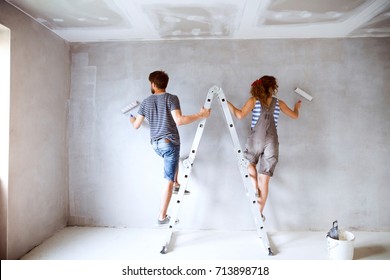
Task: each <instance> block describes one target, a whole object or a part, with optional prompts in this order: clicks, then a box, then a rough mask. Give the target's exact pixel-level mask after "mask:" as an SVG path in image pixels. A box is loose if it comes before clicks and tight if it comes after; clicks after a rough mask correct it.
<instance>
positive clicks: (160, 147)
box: [152, 138, 180, 182]
mask: <svg viewBox="0 0 390 280" xmlns="http://www.w3.org/2000/svg"><path fill="white" fill-rule="evenodd" d="M152 147H153V149H154V151H155V152H156V153H157V154H158V155H159V156H160V157H162V158H163V159H164V178H165V179H167V180H169V181H172V182H174V181H175V174H176V170H177V169H178V167H179V158H180V145H177V144H173V143H172V142H171V141H170V140H168V139H165V138H163V139H159V140H156V141H153V142H152Z"/></svg>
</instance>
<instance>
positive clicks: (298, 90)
mask: <svg viewBox="0 0 390 280" xmlns="http://www.w3.org/2000/svg"><path fill="white" fill-rule="evenodd" d="M294 91H295V92H296V93H298V94H299V95H300V96H302V97H303V98H306V99H307V100H309V101H311V100H312V99H313V97H312V96H311V95H310V94H308V93H307V92H305V91H304V90H302V89H300V88H296V89H295V90H294Z"/></svg>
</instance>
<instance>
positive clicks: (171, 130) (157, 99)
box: [138, 92, 180, 144]
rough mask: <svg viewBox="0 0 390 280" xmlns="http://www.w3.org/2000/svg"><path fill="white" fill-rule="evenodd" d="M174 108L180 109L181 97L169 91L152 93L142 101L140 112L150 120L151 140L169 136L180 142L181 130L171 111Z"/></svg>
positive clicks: (173, 140)
mask: <svg viewBox="0 0 390 280" xmlns="http://www.w3.org/2000/svg"><path fill="white" fill-rule="evenodd" d="M173 110H180V102H179V98H178V97H177V96H176V95H173V94H170V93H167V92H166V93H162V94H152V95H151V96H149V97H148V98H146V99H145V100H144V101H142V103H141V105H140V107H139V110H138V114H140V115H141V116H144V117H145V118H146V119H147V120H148V122H149V125H150V140H151V141H155V140H159V139H162V138H167V139H169V140H170V141H172V142H173V143H175V144H180V136H179V131H178V129H177V126H176V123H175V120H174V119H173V117H172V113H171V112H172V111H173Z"/></svg>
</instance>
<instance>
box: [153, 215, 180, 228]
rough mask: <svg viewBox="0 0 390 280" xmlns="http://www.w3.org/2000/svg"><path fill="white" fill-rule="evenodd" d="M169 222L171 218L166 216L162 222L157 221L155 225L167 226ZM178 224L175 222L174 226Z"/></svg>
mask: <svg viewBox="0 0 390 280" xmlns="http://www.w3.org/2000/svg"><path fill="white" fill-rule="evenodd" d="M170 220H171V216H169V215H166V216H165V218H164V220H160V219H157V225H158V226H164V225H168V224H169V222H170ZM178 222H179V220H176V222H175V224H177V223H178Z"/></svg>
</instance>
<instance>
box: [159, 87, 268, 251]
mask: <svg viewBox="0 0 390 280" xmlns="http://www.w3.org/2000/svg"><path fill="white" fill-rule="evenodd" d="M214 97H217V98H218V100H219V103H220V105H221V107H222V110H223V113H224V115H225V119H226V122H227V125H228V128H229V131H230V135H231V137H232V140H233V145H234V150H235V153H236V156H237V160H238V166H239V169H240V173H241V178H242V180H243V183H244V188H245V193H246V195H247V196H248V198H249V203H250V207H251V210H252V215H253V217H254V220H255V224H256V230H257V234H258V236H259V237H260V238H261V239H262V241H263V244H264V247H265V249H266V250H268V255H270V256H271V255H273V253H272V250H271V247H270V243H269V240H268V236H267V232H266V230H265V227H264V223H263V219H262V217H261V214H260V211H259V205H258V203H257V198H256V194H255V191H254V189H253V187H252V182H251V179H250V177H249V174H248V164H249V163H248V160H247V159H245V158H244V155H243V152H242V149H241V145H240V141H239V139H238V135H237V132H236V129H235V127H234V124H233V120H232V116H231V114H230V111H229V107H228V104H227V100H226V98H225V94H224V92H223V90H222V89H221V88H219V87H217V86H213V87H211V88H210V89H209V92H208V94H207V98H206V102H205V104H204V108H206V109H210V107H211V103H212V101H213V99H214ZM206 121H207V119H203V120H201V121H200V123H199V126H198V129H197V131H196V134H195V137H194V142H193V143H192V147H191V152H190V155H189V157H188V158H187V159H185V160H184V161H183V165H184V168H185V169H184V182H183V184H182V186H181V187H180V189H179V193H178V194H177V196H175V198H176V201H174V199H173V197H172V202H176V203H175V206H174V207H173V213H171V220H170V222H169V228H168V231H167V235H166V241H165V243H164V245H163V247H162V250H161V252H160V253H161V254H166V253H167V252H168V246H169V244H170V241H171V238H172V234H173V231H174V226H175V225H176V223H177V217H178V214H179V210H180V204H181V203H182V200H183V197H184V193H185V190H186V188H187V185H188V180H189V175H190V173H191V170H192V167H193V164H194V161H195V156H196V153H197V151H198V146H199V143H200V140H201V138H202V135H203V131H204V127H205V125H206Z"/></svg>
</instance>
